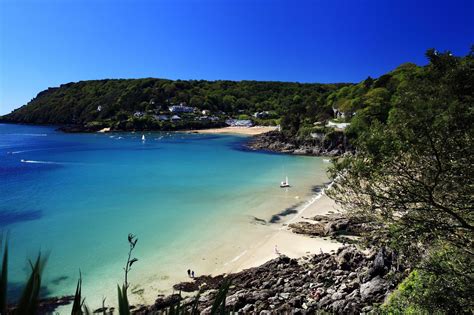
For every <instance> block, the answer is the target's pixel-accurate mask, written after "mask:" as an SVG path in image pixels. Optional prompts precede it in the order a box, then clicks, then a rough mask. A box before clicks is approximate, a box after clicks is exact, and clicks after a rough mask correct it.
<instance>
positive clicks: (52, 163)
mask: <svg viewBox="0 0 474 315" xmlns="http://www.w3.org/2000/svg"><path fill="white" fill-rule="evenodd" d="M20 162H21V163H29V164H50V165H85V164H84V163H78V162H54V161H37V160H23V159H21V160H20Z"/></svg>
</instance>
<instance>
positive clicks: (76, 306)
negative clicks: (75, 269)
mask: <svg viewBox="0 0 474 315" xmlns="http://www.w3.org/2000/svg"><path fill="white" fill-rule="evenodd" d="M81 293H82V275H81V274H80V273H79V280H77V286H76V293H75V294H74V302H73V304H72V311H71V315H82V306H83V304H84V300H83V299H82V294H81Z"/></svg>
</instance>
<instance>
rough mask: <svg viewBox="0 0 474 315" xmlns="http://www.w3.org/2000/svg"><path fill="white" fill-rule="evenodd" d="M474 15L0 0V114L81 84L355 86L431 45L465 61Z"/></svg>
mask: <svg viewBox="0 0 474 315" xmlns="http://www.w3.org/2000/svg"><path fill="white" fill-rule="evenodd" d="M473 15H474V1H473V0H450V1H436V0H432V1H425V0H417V1H405V0H398V1H391V0H378V1H368V0H367V1H366V0H353V1H342V0H341V1H337V0H327V1H319V0H313V1H297V0H294V1H279V0H273V1H272V0H253V1H252V0H241V1H236V0H228V1H218V0H189V1H185V0H170V1H159V0H156V1H151V0H150V1H146V0H95V1H93V0H84V1H80V0H0V115H1V114H5V113H7V112H10V111H11V110H12V109H14V108H16V107H19V106H21V105H23V104H25V103H27V102H28V101H29V100H31V99H32V98H33V97H34V96H35V95H36V94H37V93H38V92H40V91H41V90H43V89H46V88H47V87H50V86H58V85H60V84H62V83H67V82H71V81H79V80H88V79H102V78H140V77H159V78H169V79H207V80H216V79H229V80H272V81H299V82H358V81H360V80H363V79H365V78H366V77H367V76H368V75H370V76H373V77H376V76H379V75H381V74H383V73H385V72H387V71H389V70H391V69H393V68H394V67H396V66H397V65H399V64H401V63H403V62H407V61H410V62H415V63H418V64H424V63H425V62H426V61H425V57H424V52H425V51H426V49H428V48H431V47H433V48H437V49H439V50H451V51H453V52H454V53H455V54H462V55H464V54H466V53H467V52H468V51H469V48H470V46H471V44H474V19H473V18H472V16H473Z"/></svg>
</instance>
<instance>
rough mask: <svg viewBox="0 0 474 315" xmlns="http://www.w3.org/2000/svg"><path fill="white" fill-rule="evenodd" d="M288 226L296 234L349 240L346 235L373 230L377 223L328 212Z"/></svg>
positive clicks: (356, 234) (355, 234) (360, 233)
mask: <svg viewBox="0 0 474 315" xmlns="http://www.w3.org/2000/svg"><path fill="white" fill-rule="evenodd" d="M288 227H289V228H290V230H291V231H292V232H293V233H296V234H304V235H309V236H321V237H325V236H328V237H332V238H335V239H338V240H340V241H343V242H347V241H349V240H350V239H348V238H346V236H360V235H362V234H363V233H367V232H370V231H371V230H373V229H374V228H375V225H374V223H369V222H365V221H364V220H361V219H360V218H353V217H347V216H345V215H342V214H328V215H317V216H314V217H312V218H306V221H301V222H296V223H292V224H290V225H289V226H288Z"/></svg>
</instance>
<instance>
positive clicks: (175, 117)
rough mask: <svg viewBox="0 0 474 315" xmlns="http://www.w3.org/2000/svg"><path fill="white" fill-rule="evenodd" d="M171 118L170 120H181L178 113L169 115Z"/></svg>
mask: <svg viewBox="0 0 474 315" xmlns="http://www.w3.org/2000/svg"><path fill="white" fill-rule="evenodd" d="M171 120H172V121H178V120H181V117H179V116H178V115H173V116H171Z"/></svg>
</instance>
